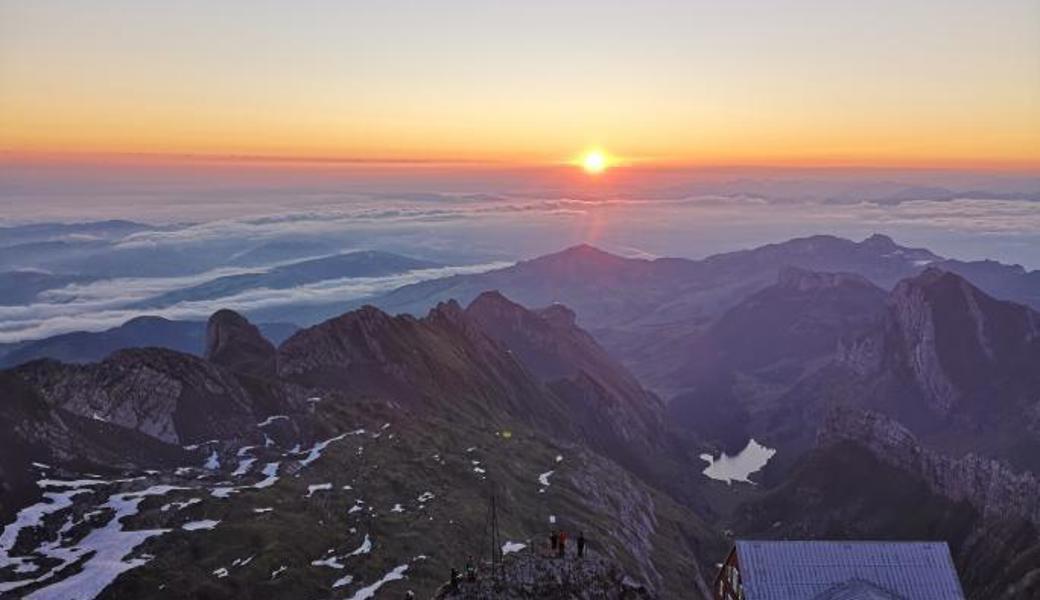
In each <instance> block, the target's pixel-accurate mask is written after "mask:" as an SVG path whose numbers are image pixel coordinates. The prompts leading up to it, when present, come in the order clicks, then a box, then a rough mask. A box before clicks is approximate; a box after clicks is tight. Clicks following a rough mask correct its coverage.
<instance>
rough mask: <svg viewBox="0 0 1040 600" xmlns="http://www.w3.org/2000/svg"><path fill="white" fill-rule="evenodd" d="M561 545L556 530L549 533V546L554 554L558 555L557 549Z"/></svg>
mask: <svg viewBox="0 0 1040 600" xmlns="http://www.w3.org/2000/svg"><path fill="white" fill-rule="evenodd" d="M559 543H560V537H559V535H557V533H556V530H555V529H553V530H552V531H550V532H549V546H550V547H551V548H552V553H553V554H556V547H557V545H558V544H559Z"/></svg>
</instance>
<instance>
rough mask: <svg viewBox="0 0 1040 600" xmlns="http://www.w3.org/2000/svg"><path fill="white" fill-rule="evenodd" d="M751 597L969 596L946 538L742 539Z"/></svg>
mask: <svg viewBox="0 0 1040 600" xmlns="http://www.w3.org/2000/svg"><path fill="white" fill-rule="evenodd" d="M736 553H737V559H738V560H739V562H740V578H741V582H742V586H743V588H744V593H745V597H746V598H747V600H853V599H855V600H964V592H963V591H962V590H961V584H960V582H959V581H958V579H957V571H956V569H955V568H954V566H953V558H952V557H951V556H950V549H949V547H948V546H947V545H946V543H945V542H844V541H835V542H822V541H738V542H737V546H736Z"/></svg>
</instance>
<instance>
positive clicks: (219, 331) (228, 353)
mask: <svg viewBox="0 0 1040 600" xmlns="http://www.w3.org/2000/svg"><path fill="white" fill-rule="evenodd" d="M275 354H276V351H275V347H274V344H272V343H271V342H269V341H267V339H266V338H264V336H263V334H261V333H260V330H259V329H258V328H257V327H256V326H255V325H253V324H252V323H250V322H249V320H248V319H246V318H245V317H243V316H242V315H240V314H238V313H237V312H235V311H233V310H228V309H222V310H219V311H217V312H215V313H213V315H212V316H211V317H210V318H209V321H208V322H207V323H206V352H205V357H206V359H207V360H209V361H210V362H212V363H215V364H218V365H222V366H225V367H227V368H229V369H231V370H233V371H239V372H243V373H249V374H253V375H262V376H267V375H273V374H274V370H275V366H274V365H275Z"/></svg>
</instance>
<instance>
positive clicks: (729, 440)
mask: <svg viewBox="0 0 1040 600" xmlns="http://www.w3.org/2000/svg"><path fill="white" fill-rule="evenodd" d="M885 298H886V294H885V292H884V291H883V290H882V289H881V288H878V287H876V286H874V285H873V284H871V283H870V282H869V281H867V280H866V279H864V278H862V277H860V276H858V275H852V274H847V273H815V272H811V271H805V270H802V269H797V268H793V267H792V268H788V269H785V270H783V271H781V273H780V277H779V279H778V281H777V283H775V284H774V285H772V286H769V287H767V288H765V289H763V290H761V291H759V292H756V293H755V294H752V295H751V296H749V297H748V298H746V299H745V300H743V301H741V302H739V303H738V304H736V305H735V306H734V307H733V308H731V309H729V310H727V311H726V312H725V313H723V314H722V316H720V317H719V318H718V319H717V320H715V321H714V322H713V323H711V325H709V326H708V327H707V329H706V330H705V331H704V332H703V333H702V334H699V335H696V336H692V337H691V338H690V339H689V340H688V341H686V342H685V343H683V344H682V345H679V346H677V347H676V348H674V349H673V351H674V352H676V353H678V354H680V355H681V357H682V358H681V362H680V364H681V368H679V369H678V370H677V371H676V372H675V373H673V374H671V375H670V376H669V378H670V380H672V381H675V382H676V385H677V387H678V388H679V389H680V390H684V391H682V392H681V393H679V395H677V396H676V397H675V398H674V399H673V400H672V401H671V402H670V403H669V405H668V413H669V416H670V417H672V419H673V422H674V423H676V424H678V425H681V426H683V427H685V428H688V429H692V430H693V431H696V432H697V433H698V434H699V435H701V436H703V437H705V438H707V439H713V440H717V441H719V442H720V443H721V444H722V445H723V447H724V448H725V449H727V450H729V451H734V452H735V451H737V450H740V449H741V448H743V446H744V444H745V443H746V442H747V438H748V436H749V435H750V434H751V431H753V430H754V429H755V420H756V417H755V415H758V414H760V413H762V412H764V411H768V410H769V407H770V405H771V404H772V403H774V402H775V401H776V399H777V398H779V397H781V396H782V395H783V394H785V393H786V392H788V391H789V390H790V389H791V387H792V386H794V385H796V384H797V383H798V381H799V380H801V379H802V378H804V377H807V376H809V375H811V374H813V373H814V372H816V370H818V369H820V368H822V367H823V366H825V365H826V364H827V363H828V362H829V361H831V360H832V359H833V357H834V355H835V352H836V351H837V349H838V345H839V342H840V340H842V339H843V338H844V337H846V336H848V335H852V334H854V333H858V332H859V331H861V330H862V329H863V328H864V327H867V326H869V325H871V324H873V323H874V322H875V320H876V319H877V318H878V316H879V315H880V314H881V313H882V312H883V310H884V308H885Z"/></svg>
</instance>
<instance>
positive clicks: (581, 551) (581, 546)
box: [578, 531, 585, 558]
mask: <svg viewBox="0 0 1040 600" xmlns="http://www.w3.org/2000/svg"><path fill="white" fill-rule="evenodd" d="M583 556H585V532H584V531H579V532H578V558H581V557H583Z"/></svg>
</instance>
